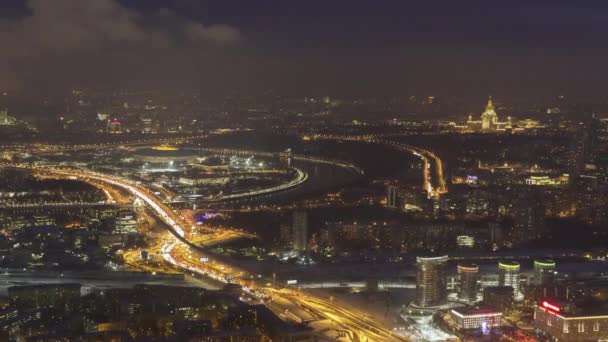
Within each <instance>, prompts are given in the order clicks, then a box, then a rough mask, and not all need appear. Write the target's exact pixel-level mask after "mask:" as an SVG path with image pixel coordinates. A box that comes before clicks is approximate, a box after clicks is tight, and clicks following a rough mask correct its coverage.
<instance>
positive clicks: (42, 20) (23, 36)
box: [0, 0, 241, 88]
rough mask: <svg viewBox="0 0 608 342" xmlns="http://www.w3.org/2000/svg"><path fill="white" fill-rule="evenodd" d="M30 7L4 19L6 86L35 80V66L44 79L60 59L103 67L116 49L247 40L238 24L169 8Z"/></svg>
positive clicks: (104, 1)
mask: <svg viewBox="0 0 608 342" xmlns="http://www.w3.org/2000/svg"><path fill="white" fill-rule="evenodd" d="M27 6H28V8H29V14H28V15H26V16H23V17H19V18H9V19H3V20H1V21H0V41H1V42H2V44H3V47H2V49H0V58H1V59H2V61H1V62H0V87H13V88H14V87H15V86H19V85H22V84H23V83H24V82H30V81H33V80H35V79H36V77H33V76H35V75H32V72H31V71H32V69H36V71H37V72H40V74H41V75H40V76H42V77H44V76H45V75H46V71H49V69H50V68H53V67H55V66H57V65H54V63H58V64H61V63H65V60H63V61H62V57H65V58H68V59H70V60H71V61H72V62H78V61H80V62H81V63H87V64H88V65H98V66H99V65H100V64H101V67H102V68H103V64H104V55H105V54H107V53H108V52H109V50H110V49H112V50H114V51H112V52H111V54H115V51H116V50H120V51H122V53H123V56H124V57H125V58H127V57H130V58H132V57H134V56H135V55H139V57H142V56H146V55H149V54H158V53H162V51H163V50H164V51H167V52H168V51H170V53H171V54H180V53H186V52H187V53H193V52H194V53H199V54H204V53H205V52H206V51H208V50H211V49H214V48H217V47H218V46H220V45H230V44H235V43H237V42H238V41H239V40H240V39H241V34H240V32H239V30H238V29H236V28H235V27H232V26H228V25H223V24H213V25H203V24H201V23H200V22H195V21H192V20H189V19H185V18H183V17H180V16H178V15H177V14H175V13H174V12H171V11H169V10H162V11H161V10H159V11H157V13H153V14H149V13H148V14H146V15H144V14H142V13H140V12H138V11H135V10H133V9H129V8H126V7H124V6H122V5H121V4H120V3H119V2H117V1H116V0H53V1H48V0H29V1H28V2H27ZM159 23H160V25H159ZM74 57H77V58H74ZM140 59H141V58H140ZM59 66H60V67H62V68H65V65H59ZM45 70H46V71H45ZM71 76H72V75H70V73H66V74H64V79H65V80H67V79H69V78H70V77H71ZM32 77H33V79H32Z"/></svg>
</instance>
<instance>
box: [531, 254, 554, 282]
mask: <svg viewBox="0 0 608 342" xmlns="http://www.w3.org/2000/svg"><path fill="white" fill-rule="evenodd" d="M554 279H555V261H553V260H550V259H546V260H534V285H551V284H552V283H553V280H554Z"/></svg>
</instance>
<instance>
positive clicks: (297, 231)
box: [292, 211, 308, 252]
mask: <svg viewBox="0 0 608 342" xmlns="http://www.w3.org/2000/svg"><path fill="white" fill-rule="evenodd" d="M292 237H293V248H294V249H295V250H297V251H299V252H306V251H307V250H308V214H307V213H306V212H305V211H294V212H293V226H292Z"/></svg>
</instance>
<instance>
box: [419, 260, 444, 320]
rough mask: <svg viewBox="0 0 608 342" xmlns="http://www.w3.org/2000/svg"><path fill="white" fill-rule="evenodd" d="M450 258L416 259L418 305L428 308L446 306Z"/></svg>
mask: <svg viewBox="0 0 608 342" xmlns="http://www.w3.org/2000/svg"><path fill="white" fill-rule="evenodd" d="M447 262H448V256H447V255H443V256H439V257H417V258H416V301H415V303H416V305H417V306H419V307H423V308H427V307H434V306H440V305H442V304H445V302H446V299H447V289H446V286H447V278H446V266H447Z"/></svg>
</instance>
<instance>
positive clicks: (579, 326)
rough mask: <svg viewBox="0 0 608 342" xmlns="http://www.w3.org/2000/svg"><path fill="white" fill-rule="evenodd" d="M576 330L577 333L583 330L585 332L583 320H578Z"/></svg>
mask: <svg viewBox="0 0 608 342" xmlns="http://www.w3.org/2000/svg"><path fill="white" fill-rule="evenodd" d="M578 332H579V333H583V332H585V323H583V322H578Z"/></svg>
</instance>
